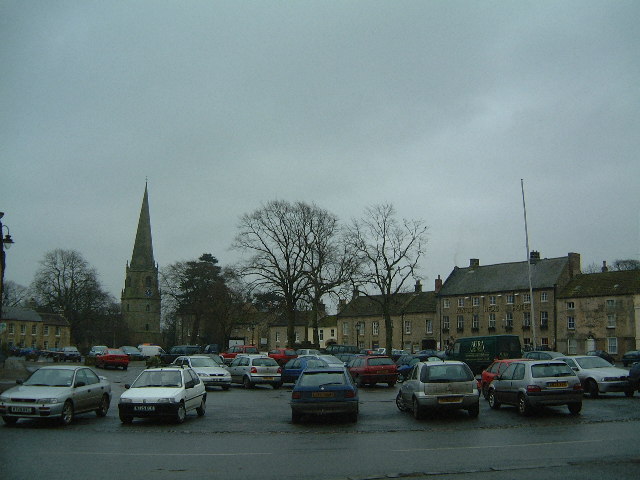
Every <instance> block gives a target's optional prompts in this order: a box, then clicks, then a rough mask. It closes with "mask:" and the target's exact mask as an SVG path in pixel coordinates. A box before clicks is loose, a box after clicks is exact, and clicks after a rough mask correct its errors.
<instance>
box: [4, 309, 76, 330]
mask: <svg viewBox="0 0 640 480" xmlns="http://www.w3.org/2000/svg"><path fill="white" fill-rule="evenodd" d="M2 319H3V320H16V321H22V322H43V323H46V324H47V325H57V326H61V327H68V326H69V322H68V321H67V319H66V318H64V317H63V316H62V315H58V314H57V313H38V312H36V311H35V310H32V309H30V308H21V307H3V308H2Z"/></svg>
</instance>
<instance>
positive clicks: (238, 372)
mask: <svg viewBox="0 0 640 480" xmlns="http://www.w3.org/2000/svg"><path fill="white" fill-rule="evenodd" d="M248 365H249V359H248V358H247V357H236V358H235V359H234V360H233V362H231V366H230V367H229V373H230V374H231V380H232V381H234V382H242V377H243V375H244V372H245V370H246V369H247V367H248Z"/></svg>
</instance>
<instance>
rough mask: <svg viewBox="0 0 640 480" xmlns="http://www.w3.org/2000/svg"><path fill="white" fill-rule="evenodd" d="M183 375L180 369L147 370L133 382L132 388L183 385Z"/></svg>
mask: <svg viewBox="0 0 640 480" xmlns="http://www.w3.org/2000/svg"><path fill="white" fill-rule="evenodd" d="M181 386H182V375H180V372H179V371H161V370H152V371H145V372H142V373H141V374H140V376H139V377H138V378H137V379H136V381H135V382H133V385H131V388H145V387H181Z"/></svg>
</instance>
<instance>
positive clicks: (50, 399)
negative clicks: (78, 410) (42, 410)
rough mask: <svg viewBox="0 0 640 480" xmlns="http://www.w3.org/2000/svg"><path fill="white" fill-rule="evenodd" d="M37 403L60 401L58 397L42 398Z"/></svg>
mask: <svg viewBox="0 0 640 480" xmlns="http://www.w3.org/2000/svg"><path fill="white" fill-rule="evenodd" d="M37 403H59V402H58V399H57V398H41V399H40V400H38V401H37Z"/></svg>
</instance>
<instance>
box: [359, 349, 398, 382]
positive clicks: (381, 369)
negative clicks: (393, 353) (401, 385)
mask: <svg viewBox="0 0 640 480" xmlns="http://www.w3.org/2000/svg"><path fill="white" fill-rule="evenodd" d="M349 373H350V374H351V376H352V377H353V380H354V382H356V385H358V387H361V386H363V385H372V386H373V385H375V384H376V383H386V384H387V385H388V386H389V387H393V386H394V385H395V384H396V382H397V381H398V366H397V365H396V364H395V363H393V360H391V357H387V356H386V355H385V356H383V355H363V356H361V357H356V358H355V359H354V360H353V363H351V364H350V365H349Z"/></svg>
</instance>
